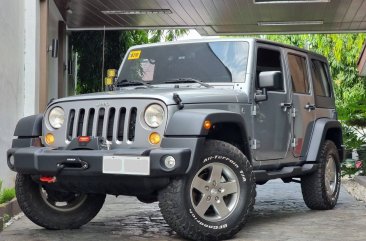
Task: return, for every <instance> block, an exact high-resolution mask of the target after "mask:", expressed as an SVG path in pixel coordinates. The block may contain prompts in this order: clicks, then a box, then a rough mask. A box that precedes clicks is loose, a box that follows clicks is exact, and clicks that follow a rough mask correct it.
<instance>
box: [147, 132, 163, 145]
mask: <svg viewBox="0 0 366 241" xmlns="http://www.w3.org/2000/svg"><path fill="white" fill-rule="evenodd" d="M160 140H161V138H160V135H159V133H156V132H153V133H151V134H150V136H149V141H150V143H151V144H153V145H156V144H159V143H160Z"/></svg>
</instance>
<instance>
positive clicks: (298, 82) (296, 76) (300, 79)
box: [288, 54, 310, 94]
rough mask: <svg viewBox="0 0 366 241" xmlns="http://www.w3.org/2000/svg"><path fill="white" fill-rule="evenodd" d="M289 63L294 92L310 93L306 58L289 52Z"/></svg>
mask: <svg viewBox="0 0 366 241" xmlns="http://www.w3.org/2000/svg"><path fill="white" fill-rule="evenodd" d="M288 65H289V69H290V75H291V82H292V90H293V92H294V93H299V94H308V93H309V92H310V87H309V80H308V75H307V68H306V58H305V57H302V56H299V55H295V54H289V55H288Z"/></svg>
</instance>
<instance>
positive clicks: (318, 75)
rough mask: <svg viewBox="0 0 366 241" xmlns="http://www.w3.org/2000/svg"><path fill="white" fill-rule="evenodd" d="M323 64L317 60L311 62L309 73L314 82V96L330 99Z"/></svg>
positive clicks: (327, 80)
mask: <svg viewBox="0 0 366 241" xmlns="http://www.w3.org/2000/svg"><path fill="white" fill-rule="evenodd" d="M326 68H327V67H326V65H325V63H323V62H321V61H319V60H312V61H311V72H312V76H313V82H314V91H315V95H317V96H323V97H331V92H330V85H329V79H328V75H327V71H326Z"/></svg>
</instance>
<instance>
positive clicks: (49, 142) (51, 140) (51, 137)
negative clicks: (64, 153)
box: [44, 133, 55, 145]
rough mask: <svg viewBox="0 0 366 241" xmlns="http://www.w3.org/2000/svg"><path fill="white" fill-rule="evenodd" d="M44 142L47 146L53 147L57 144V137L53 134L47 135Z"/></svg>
mask: <svg viewBox="0 0 366 241" xmlns="http://www.w3.org/2000/svg"><path fill="white" fill-rule="evenodd" d="M44 141H45V142H46V144H47V145H52V144H53V143H55V136H54V135H53V134H51V133H47V135H46V136H45V137H44Z"/></svg>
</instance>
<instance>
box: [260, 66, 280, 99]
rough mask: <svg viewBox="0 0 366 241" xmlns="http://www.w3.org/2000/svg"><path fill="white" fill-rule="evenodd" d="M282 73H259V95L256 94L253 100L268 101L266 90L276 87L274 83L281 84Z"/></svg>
mask: <svg viewBox="0 0 366 241" xmlns="http://www.w3.org/2000/svg"><path fill="white" fill-rule="evenodd" d="M281 81H282V73H281V72H280V71H264V72H260V73H259V81H258V84H259V88H260V89H261V93H256V94H255V95H254V99H255V101H257V102H260V101H265V100H267V99H268V95H267V89H268V88H273V87H275V86H276V83H281Z"/></svg>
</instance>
